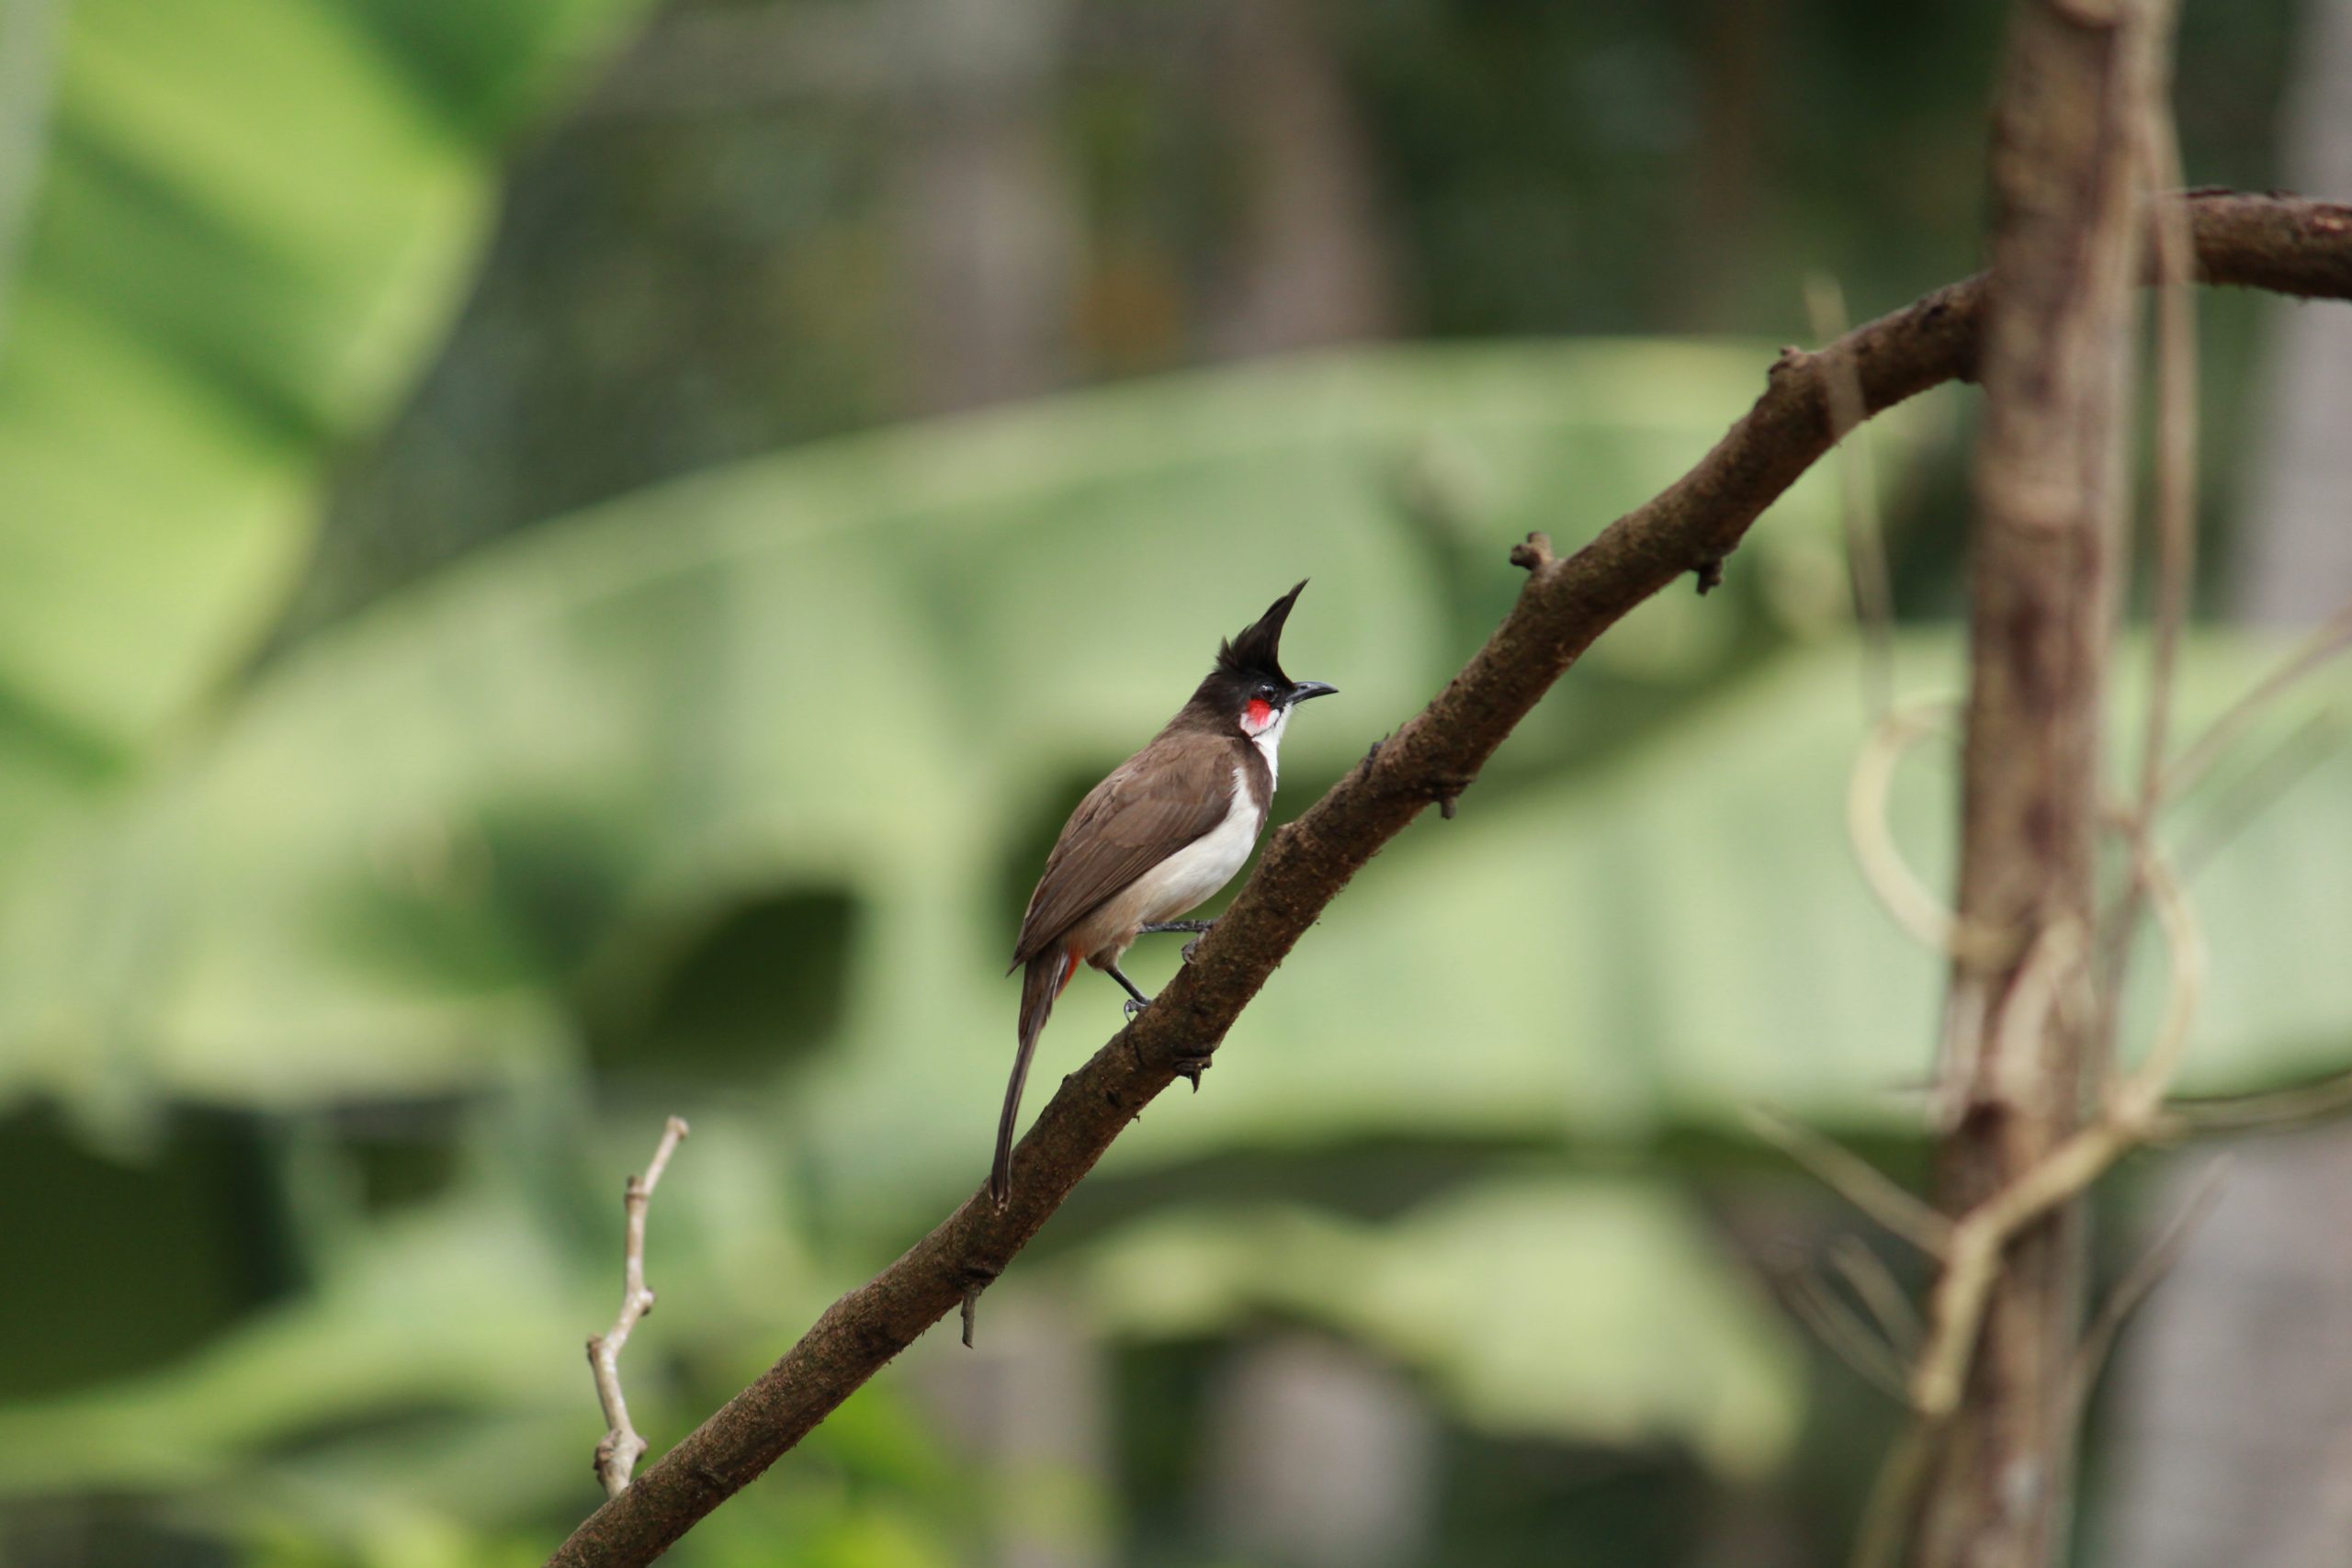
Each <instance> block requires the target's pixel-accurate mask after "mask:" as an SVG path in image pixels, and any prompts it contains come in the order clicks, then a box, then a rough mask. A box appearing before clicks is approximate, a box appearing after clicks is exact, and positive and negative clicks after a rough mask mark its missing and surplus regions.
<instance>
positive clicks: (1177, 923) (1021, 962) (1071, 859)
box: [989, 579, 1339, 1209]
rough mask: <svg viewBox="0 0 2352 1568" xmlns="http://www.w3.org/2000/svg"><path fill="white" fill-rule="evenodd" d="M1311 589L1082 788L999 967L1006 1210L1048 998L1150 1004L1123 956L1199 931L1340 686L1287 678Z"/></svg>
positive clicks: (1250, 631)
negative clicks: (1292, 732)
mask: <svg viewBox="0 0 2352 1568" xmlns="http://www.w3.org/2000/svg"><path fill="white" fill-rule="evenodd" d="M1304 588H1306V581H1305V580H1303V579H1302V580H1301V581H1299V583H1298V585H1297V586H1296V587H1295V588H1293V589H1292V590H1291V591H1290V592H1287V593H1285V594H1283V596H1282V597H1281V598H1279V599H1277V600H1275V601H1274V602H1273V604H1272V605H1270V606H1269V607H1268V608H1267V610H1266V613H1265V614H1264V615H1261V616H1259V617H1258V618H1257V619H1256V620H1254V621H1252V622H1250V625H1249V626H1246V627H1244V628H1243V629H1242V631H1241V634H1240V635H1239V636H1238V637H1231V638H1228V639H1227V640H1225V641H1223V642H1221V643H1219V645H1218V647H1217V650H1216V666H1215V668H1213V669H1212V670H1210V671H1209V673H1208V676H1207V678H1206V679H1204V680H1203V681H1202V682H1201V683H1200V685H1199V687H1198V688H1197V689H1196V690H1195V691H1194V692H1193V695H1192V697H1191V699H1190V700H1189V701H1187V702H1186V703H1185V704H1184V705H1183V706H1182V707H1181V708H1179V709H1177V710H1176V716H1175V717H1174V718H1171V719H1170V720H1169V721H1168V723H1167V725H1166V727H1165V728H1162V729H1161V730H1160V732H1159V734H1158V735H1156V736H1154V737H1153V738H1152V739H1151V743H1150V744H1149V745H1148V746H1146V747H1145V748H1144V749H1143V750H1140V751H1138V752H1136V754H1135V755H1134V756H1132V757H1130V758H1128V759H1127V760H1126V761H1124V762H1122V763H1120V764H1119V765H1118V766H1117V767H1116V768H1114V769H1113V770H1112V771H1111V773H1110V775H1109V776H1108V777H1106V778H1105V779H1103V782H1102V783H1101V784H1096V785H1095V786H1094V787H1093V788H1092V789H1091V790H1090V791H1088V792H1087V795H1086V798H1085V799H1083V800H1081V801H1080V802H1079V803H1078V809H1077V810H1075V811H1073V812H1071V813H1070V817H1069V822H1067V823H1065V824H1064V825H1063V827H1062V830H1061V836H1060V837H1059V838H1058V839H1057V840H1054V847H1053V851H1052V852H1051V853H1049V854H1047V855H1046V870H1045V874H1043V875H1041V876H1040V877H1039V878H1038V879H1037V889H1036V891H1035V893H1032V894H1031V895H1030V896H1029V908H1028V912H1027V913H1026V914H1025V915H1023V917H1022V920H1021V935H1020V937H1019V939H1018V940H1017V941H1016V942H1014V944H1013V953H1012V969H1008V970H1006V971H1005V973H1006V974H1008V975H1009V974H1011V973H1012V970H1014V969H1018V970H1020V971H1022V979H1021V1014H1020V1033H1019V1039H1020V1047H1019V1050H1018V1052H1017V1054H1016V1055H1014V1056H1013V1058H1012V1082H1011V1083H1009V1084H1008V1085H1006V1086H1005V1091H1004V1113H1003V1116H1002V1118H1001V1120H1000V1121H999V1122H998V1123H997V1135H996V1163H995V1165H994V1166H993V1167H992V1168H991V1169H990V1171H989V1193H990V1195H991V1196H992V1197H993V1198H994V1199H995V1201H996V1206H997V1207H998V1208H1000V1209H1001V1208H1002V1207H1004V1205H1005V1203H1006V1201H1008V1200H1009V1198H1010V1197H1011V1195H1012V1132H1013V1124H1014V1122H1015V1120H1016V1119H1017V1118H1018V1116H1019V1115H1020V1111H1021V1090H1022V1086H1023V1084H1024V1083H1026V1082H1027V1081H1028V1077H1029V1063H1030V1060H1031V1058H1032V1057H1034V1056H1035V1054H1036V1050H1037V1036H1038V1035H1039V1034H1040V1033H1042V1032H1044V1031H1045V1027H1046V1018H1047V1017H1048V1016H1049V1015H1050V1014H1051V1013H1052V1012H1053V1010H1054V1002H1055V1000H1056V998H1058V997H1060V995H1061V994H1062V991H1063V990H1064V989H1065V988H1066V987H1068V986H1069V983H1070V980H1071V978H1072V977H1073V976H1076V975H1077V973H1078V966H1079V965H1080V964H1091V965H1092V966H1093V967H1094V968H1096V969H1099V970H1101V971H1102V972H1103V974H1105V975H1108V976H1111V978H1112V979H1114V980H1116V981H1117V982H1118V983H1119V985H1120V987H1121V988H1123V989H1124V990H1125V992H1126V993H1127V998H1128V999H1127V1002H1126V1004H1125V1007H1126V1012H1127V1016H1128V1017H1130V1018H1133V1017H1134V1016H1135V1015H1136V1014H1137V1013H1139V1012H1141V1011H1142V1010H1144V1009H1145V1008H1147V1007H1148V1006H1150V1005H1151V998H1149V997H1147V996H1145V995H1144V994H1143V992H1142V991H1140V990H1138V989H1137V988H1136V983H1135V982H1134V981H1133V980H1130V979H1128V978H1127V977H1126V976H1125V974H1124V973H1122V972H1121V971H1120V968H1119V960H1120V959H1121V958H1123V957H1125V954H1126V951H1127V949H1128V948H1129V947H1130V946H1131V945H1133V943H1134V942H1135V940H1136V937H1137V936H1139V935H1141V934H1143V933H1144V932H1146V931H1204V930H1206V929H1207V922H1204V921H1184V920H1179V919H1177V917H1179V916H1181V915H1182V914H1184V913H1186V912H1187V911H1189V910H1191V909H1193V908H1197V907H1198V906H1199V905H1200V904H1201V903H1202V901H1203V900H1204V899H1206V898H1208V897H1211V896H1212V895H1214V894H1215V893H1216V891H1217V889H1219V888H1220V887H1223V886H1225V885H1226V884H1227V882H1229V881H1231V880H1232V879H1233V874H1234V873H1236V872H1238V871H1239V870H1240V869H1241V867H1242V864H1243V863H1244V862H1246V861H1248V860H1249V858H1250V849H1251V847H1252V846H1254V845H1255V844H1256V843H1257V841H1258V835H1259V833H1260V831H1261V829H1264V827H1265V825H1266V814H1267V811H1268V809H1269V808H1270V807H1272V805H1273V800H1274V781H1275V780H1276V778H1278V777H1279V776H1280V774H1281V771H1282V764H1281V757H1280V751H1281V747H1282V741H1283V729H1284V728H1286V727H1287V726H1288V725H1289V723H1290V716H1291V710H1292V709H1293V708H1295V707H1296V706H1297V705H1299V704H1300V703H1303V702H1306V701H1308V700H1309V699H1311V698H1315V697H1323V696H1329V695H1330V694H1333V693H1334V692H1336V691H1338V690H1339V688H1338V687H1336V686H1331V685H1327V684H1325V683H1324V682H1321V681H1294V680H1292V679H1291V678H1290V677H1289V676H1288V675H1285V674H1284V673H1283V665H1282V640H1283V623H1284V622H1285V621H1287V620H1288V619H1289V618H1290V612H1291V606H1292V605H1293V604H1296V603H1297V602H1298V595H1299V592H1300V591H1301V590H1302V589H1304ZM1185 951H1186V954H1187V956H1189V955H1190V953H1191V949H1190V948H1187V949H1186V950H1185Z"/></svg>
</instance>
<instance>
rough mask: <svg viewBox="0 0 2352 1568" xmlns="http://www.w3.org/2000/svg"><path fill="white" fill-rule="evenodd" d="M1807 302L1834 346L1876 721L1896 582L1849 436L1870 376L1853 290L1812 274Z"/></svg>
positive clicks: (1865, 674)
mask: <svg viewBox="0 0 2352 1568" xmlns="http://www.w3.org/2000/svg"><path fill="white" fill-rule="evenodd" d="M1804 301H1805V310H1806V311H1807V313H1808V314H1809V315H1810V316H1811V317H1812V318H1813V335H1814V336H1815V337H1817V338H1819V339H1821V340H1822V342H1823V343H1825V344H1828V345H1829V346H1828V347H1826V348H1825V349H1823V350H1822V351H1821V353H1820V354H1819V355H1817V356H1816V357H1817V358H1819V360H1820V361H1821V363H1822V367H1823V371H1824V377H1825V379H1826V382H1827V391H1828V398H1829V432H1830V439H1831V440H1832V441H1833V442H1835V443H1837V446H1838V453H1839V456H1840V457H1841V461H1840V462H1839V464H1838V477H1839V478H1840V479H1842V480H1843V481H1844V484H1843V487H1842V490H1841V498H1842V500H1843V501H1844V502H1845V504H1844V505H1843V506H1842V507H1840V508H1839V509H1838V510H1839V516H1840V518H1841V519H1842V521H1843V522H1844V524H1845V530H1846V572H1847V576H1848V578H1849V580H1850V581H1851V582H1852V586H1853V592H1854V618H1855V620H1856V621H1858V622H1860V626H1861V632H1862V699H1863V701H1864V702H1865V703H1866V704H1867V705H1868V706H1869V710H1870V716H1871V721H1872V722H1873V723H1875V722H1877V721H1878V720H1880V719H1883V718H1884V717H1885V716H1886V714H1887V710H1888V709H1889V708H1892V707H1893V706H1894V583H1893V581H1892V580H1891V578H1890V576H1889V574H1888V571H1887V565H1886V530H1885V527H1884V525H1883V520H1882V519H1881V518H1880V516H1879V512H1878V482H1877V477H1876V475H1875V474H1874V472H1873V471H1872V467H1871V444H1870V441H1869V439H1868V438H1867V437H1863V438H1861V439H1859V440H1852V441H1849V440H1848V437H1849V436H1851V435H1854V434H1856V433H1857V432H1858V431H1859V430H1860V428H1861V425H1862V422H1863V421H1864V420H1865V419H1866V418H1868V417H1869V411H1868V405H1867V404H1866V403H1865V402H1864V400H1863V398H1862V381H1861V378H1860V375H1858V374H1857V373H1856V372H1855V369H1854V359H1853V355H1852V354H1851V353H1850V352H1849V351H1848V348H1847V347H1846V346H1843V345H1845V344H1846V331H1847V320H1846V294H1845V290H1843V289H1842V288H1838V280H1837V279H1836V278H1834V277H1831V276H1829V275H1828V274H1826V273H1815V274H1814V275H1813V276H1810V277H1808V278H1806V279H1805V285H1804Z"/></svg>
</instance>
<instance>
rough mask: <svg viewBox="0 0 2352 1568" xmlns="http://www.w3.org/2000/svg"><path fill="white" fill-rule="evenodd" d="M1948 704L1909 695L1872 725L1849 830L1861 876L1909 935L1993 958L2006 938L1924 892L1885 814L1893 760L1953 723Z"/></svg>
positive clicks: (1952, 952)
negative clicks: (1908, 699) (1910, 698)
mask: <svg viewBox="0 0 2352 1568" xmlns="http://www.w3.org/2000/svg"><path fill="white" fill-rule="evenodd" d="M1952 708H1953V705H1952V704H1951V702H1950V701H1948V700H1944V699H1937V700H1935V701H1931V702H1922V703H1913V704H1910V705H1905V706H1904V707H1899V708H1896V709H1894V710H1893V711H1892V712H1890V713H1888V714H1887V715H1886V716H1884V717H1883V718H1881V719H1880V720H1879V721H1878V722H1877V723H1876V724H1874V725H1872V726H1871V732H1870V735H1869V736H1868V737H1867V738H1866V739H1864V740H1863V742H1862V748H1861V750H1860V752H1859V753H1858V754H1857V755H1856V756H1855V758H1854V772H1853V776H1852V778H1851V780H1850V781H1849V784H1848V785H1847V789H1846V836H1847V839H1848V840H1849V842H1850V843H1851V844H1852V846H1853V850H1854V859H1855V861H1856V862H1857V863H1859V864H1860V867H1861V871H1862V879H1863V880H1864V881H1865V882H1867V883H1869V884H1870V888H1871V892H1872V893H1874V894H1876V895H1877V896H1878V900H1879V902H1880V903H1881V904H1882V905H1883V906H1884V907H1885V908H1886V912H1887V913H1888V914H1890V915H1892V916H1894V923H1895V924H1897V925H1899V926H1901V927H1902V928H1903V930H1904V931H1905V933H1906V934H1908V935H1909V936H1910V937H1911V939H1912V940H1913V941H1915V942H1918V943H1919V944H1920V945H1921V946H1923V947H1926V948H1928V949H1929V950H1930V951H1932V952H1935V953H1942V954H1945V955H1946V956H1948V957H1951V958H1953V959H1955V960H1962V961H1975V962H1990V961H1991V960H1993V959H1995V958H1997V957H1998V956H1999V955H2000V954H2001V953H2003V952H2004V951H2005V950H2006V948H2007V945H2008V944H2007V939H2006V938H2004V937H2003V936H2002V935H2001V933H1999V932H1997V931H1992V930H1990V929H1988V928H1986V927H1985V926H1983V925H1981V924H1978V923H1976V922H1973V921H1969V920H1966V919H1963V918H1962V916H1960V915H1959V914H1957V913H1956V912H1954V911H1953V910H1952V909H1951V908H1950V907H1949V906H1948V905H1946V904H1945V903H1944V902H1943V901H1942V900H1941V899H1939V898H1938V897H1936V896H1935V895H1934V894H1933V893H1931V892H1929V891H1928V885H1927V884H1926V883H1924V882H1922V881H1921V880H1920V879H1919V876H1918V874H1917V873H1916V872H1914V871H1913V870H1912V869H1911V866H1910V863H1909V862H1907V861H1905V859H1904V858H1903V852H1902V851H1901V850H1900V849H1899V848H1897V847H1896V845H1895V842H1894V829H1893V827H1892V826H1890V824H1889V822H1888V820H1887V806H1888V801H1889V799H1890V797H1891V796H1892V795H1893V794H1894V772H1895V768H1896V767H1897V765H1898V764H1900V763H1901V762H1902V761H1903V758H1904V754H1905V752H1907V751H1909V750H1911V748H1912V747H1914V746H1916V745H1917V744H1918V743H1919V742H1920V741H1922V740H1924V739H1927V738H1928V737H1929V736H1931V735H1934V734H1936V733H1938V732H1939V730H1941V729H1942V728H1944V727H1945V726H1946V725H1947V724H1948V723H1950V721H1951V716H1952Z"/></svg>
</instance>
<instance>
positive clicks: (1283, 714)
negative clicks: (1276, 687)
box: [1241, 704, 1290, 790]
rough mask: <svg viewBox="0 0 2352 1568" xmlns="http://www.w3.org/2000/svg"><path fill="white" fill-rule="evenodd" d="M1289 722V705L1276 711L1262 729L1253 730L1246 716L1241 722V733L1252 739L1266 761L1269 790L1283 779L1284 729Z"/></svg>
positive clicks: (1251, 742) (1252, 742) (1253, 744)
mask: <svg viewBox="0 0 2352 1568" xmlns="http://www.w3.org/2000/svg"><path fill="white" fill-rule="evenodd" d="M1289 722H1290V707H1289V705H1287V704H1285V705H1283V706H1282V707H1278V708H1276V709H1275V710H1274V713H1273V716H1272V718H1269V719H1268V720H1267V721H1266V725H1265V728H1262V729H1252V728H1250V720H1249V718H1248V716H1246V715H1245V716H1243V718H1242V720H1241V732H1242V733H1243V734H1244V735H1247V736H1248V737H1250V745H1252V746H1255V747H1256V748H1258V754H1259V755H1260V756H1261V757H1263V758H1265V759H1266V787H1267V789H1269V790H1272V788H1273V786H1274V782H1275V781H1276V780H1277V779H1279V778H1281V777H1282V773H1283V761H1282V757H1281V754H1280V752H1281V748H1282V743H1283V726H1284V725H1286V724H1288V723H1289Z"/></svg>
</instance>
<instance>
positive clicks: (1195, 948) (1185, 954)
mask: <svg viewBox="0 0 2352 1568" xmlns="http://www.w3.org/2000/svg"><path fill="white" fill-rule="evenodd" d="M1200 950H1201V939H1200V938H1199V937H1194V938H1193V940H1192V941H1190V942H1186V943H1185V944H1184V949H1183V951H1182V952H1181V953H1178V954H1177V955H1176V956H1177V957H1179V958H1181V959H1182V960H1183V961H1184V962H1185V963H1187V964H1190V963H1191V962H1192V961H1193V954H1194V953H1198V952H1200Z"/></svg>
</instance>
